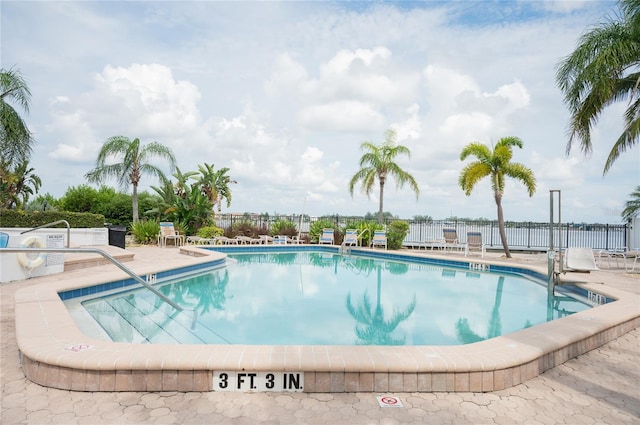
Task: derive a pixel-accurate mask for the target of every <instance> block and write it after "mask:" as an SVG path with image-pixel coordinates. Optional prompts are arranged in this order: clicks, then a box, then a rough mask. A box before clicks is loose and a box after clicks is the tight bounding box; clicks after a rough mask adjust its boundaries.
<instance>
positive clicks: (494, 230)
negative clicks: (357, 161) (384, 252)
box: [216, 214, 629, 251]
mask: <svg viewBox="0 0 640 425" xmlns="http://www.w3.org/2000/svg"><path fill="white" fill-rule="evenodd" d="M278 220H286V221H291V222H293V223H294V224H295V225H296V227H297V228H298V230H299V231H300V232H301V233H302V234H306V233H308V232H309V228H310V226H311V224H312V223H314V222H315V221H318V220H323V221H330V222H331V223H332V224H333V227H334V228H335V229H339V230H341V231H344V229H345V228H346V226H347V225H349V226H353V225H354V224H356V223H358V222H361V221H365V219H364V218H363V217H353V216H338V215H335V216H324V217H309V216H300V215H296V214H292V215H279V216H267V215H232V214H221V215H217V216H216V225H217V226H218V227H220V228H223V229H226V228H229V227H233V226H234V224H238V223H250V224H251V225H252V226H254V227H259V228H264V229H266V230H267V231H268V230H269V229H270V226H271V225H272V224H273V223H274V222H276V221H278ZM394 220H395V219H387V220H385V223H386V224H388V223H391V222H392V221H394ZM402 221H405V222H407V223H408V224H409V233H408V234H407V236H406V237H405V239H404V245H406V246H411V245H412V244H417V243H419V242H429V241H437V240H440V239H442V237H443V236H442V235H443V229H445V228H447V229H448V228H452V229H456V232H457V234H458V238H459V240H460V242H466V239H467V233H468V232H480V233H481V234H482V241H483V243H485V244H486V245H487V247H488V248H489V249H491V248H502V242H501V240H500V233H499V229H498V222H497V221H447V220H430V221H425V220H412V219H409V220H402ZM505 231H506V235H507V242H508V244H509V248H511V249H516V250H518V249H519V250H532V251H546V250H547V249H548V248H549V246H550V242H552V243H553V246H554V247H555V248H557V247H558V246H562V247H563V248H564V247H571V246H577V247H590V248H593V249H616V248H625V247H626V248H629V246H628V241H629V226H628V225H627V224H573V223H564V224H562V225H561V230H560V231H558V228H557V224H556V225H554V230H553V241H551V237H552V236H551V234H550V232H549V223H535V222H530V221H527V222H507V223H506V225H505ZM560 238H561V239H560Z"/></svg>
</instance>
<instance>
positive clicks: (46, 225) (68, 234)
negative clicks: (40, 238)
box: [20, 220, 71, 248]
mask: <svg viewBox="0 0 640 425" xmlns="http://www.w3.org/2000/svg"><path fill="white" fill-rule="evenodd" d="M60 223H64V224H66V225H67V248H69V246H70V245H69V243H70V242H71V226H70V225H69V222H68V221H67V220H58V221H53V222H51V223H47V224H43V225H42V226H38V227H34V228H33V229H27V230H24V231H22V232H20V234H21V235H24V234H25V233H29V232H33V231H34V230H38V229H44V228H45V227H51V226H55V225H56V224H60Z"/></svg>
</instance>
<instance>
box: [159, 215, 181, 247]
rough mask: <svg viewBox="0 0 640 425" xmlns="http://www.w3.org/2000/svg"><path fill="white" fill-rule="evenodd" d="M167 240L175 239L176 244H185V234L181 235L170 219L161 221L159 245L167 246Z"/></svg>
mask: <svg viewBox="0 0 640 425" xmlns="http://www.w3.org/2000/svg"><path fill="white" fill-rule="evenodd" d="M167 241H173V244H174V245H175V246H180V245H184V242H185V239H184V235H181V234H180V232H178V231H177V230H176V229H175V227H173V223H171V222H168V221H163V222H161V223H160V234H159V235H158V245H159V246H162V247H166V246H167Z"/></svg>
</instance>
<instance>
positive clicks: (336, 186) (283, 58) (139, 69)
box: [0, 1, 640, 223]
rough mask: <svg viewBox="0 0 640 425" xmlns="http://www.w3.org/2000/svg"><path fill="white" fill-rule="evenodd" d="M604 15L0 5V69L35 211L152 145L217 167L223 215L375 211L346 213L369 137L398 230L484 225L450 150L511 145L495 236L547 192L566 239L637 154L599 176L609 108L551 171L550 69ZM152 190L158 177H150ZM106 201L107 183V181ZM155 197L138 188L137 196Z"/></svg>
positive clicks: (412, 5) (606, 204) (570, 10)
mask: <svg viewBox="0 0 640 425" xmlns="http://www.w3.org/2000/svg"><path fill="white" fill-rule="evenodd" d="M615 5H616V4H615V2H610V1H608V2H597V1H584V2H581V1H564V2H548V1H529V2H524V1H491V2H489V1H473V2H471V1H470V2H464V1H453V2H444V1H443V2H431V1H427V2H320V1H314V2H293V1H292V2H243V1H237V2H215V1H200V2H164V1H162V2H154V1H146V2H133V1H127V2H66V1H65V2H56V1H50V2H13V1H3V2H2V5H1V9H0V12H1V22H0V23H1V32H2V33H1V36H2V39H1V46H0V47H1V50H2V54H1V56H0V59H1V62H2V67H3V68H10V67H18V68H19V69H20V70H21V71H22V73H23V74H24V76H25V78H26V79H27V81H28V83H29V86H30V88H31V91H32V105H31V112H30V114H29V115H28V117H27V120H28V122H29V125H30V128H31V129H32V130H33V131H34V132H35V137H36V140H37V142H38V144H37V146H36V150H35V153H34V156H33V158H32V160H31V165H32V166H33V167H34V168H35V169H36V174H38V175H39V176H40V177H41V178H42V180H43V187H42V193H47V192H48V193H51V194H52V195H54V196H56V197H59V196H62V195H63V194H64V192H65V190H66V189H67V188H68V187H69V186H77V185H80V184H85V183H86V181H85V180H84V175H85V173H86V172H87V171H89V170H90V169H91V168H92V167H93V165H94V161H95V158H96V155H97V152H98V150H99V148H100V146H101V145H102V143H103V142H104V141H105V140H106V139H107V138H108V137H111V136H115V135H124V136H127V137H130V138H132V139H133V138H135V137H138V138H140V139H141V140H142V141H143V142H150V141H157V142H159V143H162V144H164V145H166V146H168V147H170V148H171V149H172V150H173V151H174V152H175V154H176V156H177V159H178V166H179V167H180V169H181V170H182V171H183V172H185V171H192V170H197V166H198V165H199V164H202V163H204V162H207V163H209V164H214V165H215V167H216V168H219V167H229V168H230V169H231V171H230V173H229V174H230V175H231V176H232V177H233V178H234V179H235V180H237V181H238V184H236V185H233V186H232V190H233V203H232V205H231V207H230V208H229V209H225V210H224V211H232V212H240V213H242V212H247V211H249V212H258V213H259V212H269V213H300V212H301V210H302V209H303V208H304V209H305V212H306V213H308V214H312V215H322V214H336V213H339V214H353V215H362V214H364V213H366V212H374V211H377V206H378V199H377V192H375V193H374V194H372V196H371V197H370V198H368V197H367V196H366V195H364V194H362V193H360V192H357V193H355V194H354V196H353V197H351V196H350V195H349V193H348V181H349V179H350V178H351V176H352V175H353V174H354V173H355V172H356V170H357V169H358V161H359V158H360V156H361V151H360V144H361V143H362V142H363V141H371V142H374V143H380V142H381V141H382V140H383V137H384V132H385V130H386V129H388V128H395V129H396V130H397V132H398V135H399V142H400V143H401V144H403V145H405V146H407V147H408V148H409V149H410V150H411V152H412V156H411V159H400V160H399V162H400V164H401V166H403V168H405V169H406V170H407V171H409V172H410V173H412V174H413V175H414V177H415V178H416V180H417V182H418V184H419V186H420V190H421V195H420V197H419V199H418V200H417V201H416V199H415V195H414V194H413V192H412V191H411V190H410V189H409V188H408V187H405V188H404V189H400V190H398V189H396V187H395V182H393V181H392V182H390V184H389V185H388V186H387V188H386V191H385V210H387V211H391V212H392V213H393V214H395V215H398V216H400V217H403V218H409V217H412V216H414V215H418V214H419V215H430V216H432V217H434V218H436V219H438V218H446V217H449V216H451V215H455V216H460V217H485V218H490V219H494V218H495V217H496V212H495V204H494V201H493V197H492V194H491V190H490V187H489V184H488V182H482V183H481V184H479V185H478V187H477V189H476V190H475V191H474V192H473V193H472V195H471V196H469V197H467V196H465V195H464V193H463V192H462V190H461V189H460V188H459V187H458V186H457V180H458V175H459V173H460V170H461V169H462V167H463V166H464V163H462V162H461V161H460V160H459V153H460V150H461V149H462V147H463V146H464V145H466V144H468V143H470V142H474V141H478V142H482V143H485V144H491V143H493V142H496V141H497V140H498V139H500V138H501V137H505V136H517V137H520V138H521V139H522V140H523V142H524V149H522V150H518V151H516V152H515V154H514V161H518V162H522V163H524V164H525V165H527V166H528V167H530V168H531V169H532V170H533V171H534V173H535V175H536V177H537V182H538V190H537V192H536V194H535V195H534V196H533V197H531V198H530V197H529V196H528V195H527V193H526V190H525V188H524V187H523V186H522V185H520V184H518V183H517V182H514V181H510V182H508V184H507V187H506V191H505V197H504V200H503V204H504V210H505V216H506V218H507V219H511V220H531V221H548V214H549V205H548V202H549V190H550V189H560V190H562V205H563V211H562V216H563V219H564V220H565V221H576V222H582V221H587V222H596V221H597V222H608V223H619V222H620V220H621V219H620V211H621V210H622V208H623V205H624V202H625V201H626V200H627V199H628V194H629V193H630V192H631V191H632V190H633V189H634V188H635V186H636V185H638V184H640V171H639V170H640V150H639V149H638V147H635V148H634V149H633V150H631V151H628V152H627V153H625V155H624V157H623V158H621V159H620V160H619V161H618V162H617V163H616V165H615V166H614V168H613V169H612V170H611V171H610V172H609V174H607V175H606V176H604V177H603V176H602V167H603V165H604V161H605V158H606V156H607V155H608V152H609V149H610V147H611V145H612V141H613V140H614V139H615V138H617V137H618V134H619V132H620V129H621V128H622V127H621V117H622V110H623V109H624V106H625V105H623V104H620V105H613V106H612V107H610V108H609V109H608V110H607V111H606V112H605V113H604V114H603V115H602V117H601V119H600V121H599V123H598V126H597V127H596V129H595V131H594V150H593V153H592V154H591V155H590V156H589V157H585V156H584V155H583V154H582V153H581V152H580V150H579V149H578V148H577V147H574V149H573V150H572V151H571V154H570V155H568V156H567V155H565V145H566V140H567V139H566V127H567V123H568V114H567V111H566V109H565V108H564V105H563V103H562V97H561V94H560V92H559V90H558V89H557V87H556V84H555V66H556V65H557V63H558V62H559V60H560V59H561V58H562V57H564V56H566V55H568V54H569V53H571V51H572V50H573V48H574V47H575V45H576V42H577V40H578V38H579V36H580V35H581V34H582V33H583V32H584V31H585V30H586V29H587V28H589V27H590V26H591V25H594V24H596V23H597V22H599V21H601V20H603V19H604V17H605V16H606V15H607V14H609V15H611V14H612V12H613V13H615ZM166 171H167V172H168V169H167V170H166ZM110 184H112V185H115V182H110ZM156 184H157V182H156V181H153V180H151V179H147V180H146V181H143V182H142V185H143V189H145V188H148V187H149V186H150V185H156Z"/></svg>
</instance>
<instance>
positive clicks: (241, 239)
mask: <svg viewBox="0 0 640 425" xmlns="http://www.w3.org/2000/svg"><path fill="white" fill-rule="evenodd" d="M236 239H237V240H238V243H241V244H243V245H255V244H260V243H262V239H257V238H252V237H249V236H244V235H238V236H236Z"/></svg>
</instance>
